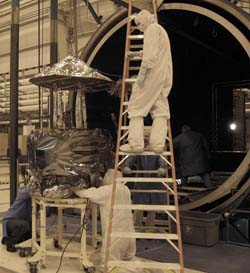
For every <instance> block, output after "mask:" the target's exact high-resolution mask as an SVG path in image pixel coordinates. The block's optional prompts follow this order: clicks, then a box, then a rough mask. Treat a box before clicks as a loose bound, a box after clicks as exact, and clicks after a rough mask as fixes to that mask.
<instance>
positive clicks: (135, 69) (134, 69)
mask: <svg viewBox="0 0 250 273" xmlns="http://www.w3.org/2000/svg"><path fill="white" fill-rule="evenodd" d="M140 68H141V67H140V66H130V67H129V70H130V71H137V70H140Z"/></svg>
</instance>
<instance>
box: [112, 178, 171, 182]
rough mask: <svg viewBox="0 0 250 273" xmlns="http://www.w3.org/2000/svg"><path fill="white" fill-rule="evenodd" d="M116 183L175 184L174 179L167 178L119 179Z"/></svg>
mask: <svg viewBox="0 0 250 273" xmlns="http://www.w3.org/2000/svg"><path fill="white" fill-rule="evenodd" d="M116 181H119V182H136V183H137V182H138V183H142V182H149V183H174V179H173V178H167V177H117V178H116Z"/></svg>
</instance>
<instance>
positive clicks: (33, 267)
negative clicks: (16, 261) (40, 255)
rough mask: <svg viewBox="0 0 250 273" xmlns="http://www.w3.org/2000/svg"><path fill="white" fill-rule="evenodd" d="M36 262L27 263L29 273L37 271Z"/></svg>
mask: <svg viewBox="0 0 250 273" xmlns="http://www.w3.org/2000/svg"><path fill="white" fill-rule="evenodd" d="M37 264H38V262H36V263H29V266H30V273H37V272H38V271H37Z"/></svg>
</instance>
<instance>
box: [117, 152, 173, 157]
mask: <svg viewBox="0 0 250 273" xmlns="http://www.w3.org/2000/svg"><path fill="white" fill-rule="evenodd" d="M119 155H159V154H156V153H155V152H151V151H144V152H143V153H125V152H121V151H119ZM160 155H165V156H166V155H169V156H170V155H171V153H170V152H163V153H161V154H160Z"/></svg>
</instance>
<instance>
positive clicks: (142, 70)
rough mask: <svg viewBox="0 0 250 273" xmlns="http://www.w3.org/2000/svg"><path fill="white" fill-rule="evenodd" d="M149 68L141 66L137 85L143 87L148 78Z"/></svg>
mask: <svg viewBox="0 0 250 273" xmlns="http://www.w3.org/2000/svg"><path fill="white" fill-rule="evenodd" d="M147 71H148V69H147V68H146V67H143V66H141V68H140V71H139V74H138V76H137V81H136V82H137V85H138V86H139V87H140V88H142V87H143V84H144V80H145V78H146V74H147Z"/></svg>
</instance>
